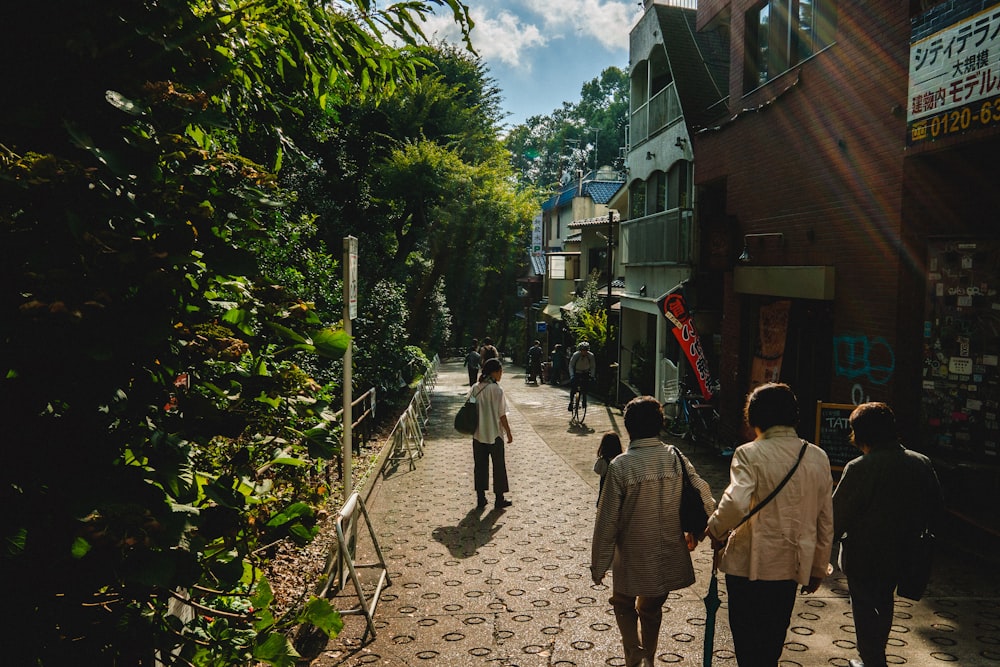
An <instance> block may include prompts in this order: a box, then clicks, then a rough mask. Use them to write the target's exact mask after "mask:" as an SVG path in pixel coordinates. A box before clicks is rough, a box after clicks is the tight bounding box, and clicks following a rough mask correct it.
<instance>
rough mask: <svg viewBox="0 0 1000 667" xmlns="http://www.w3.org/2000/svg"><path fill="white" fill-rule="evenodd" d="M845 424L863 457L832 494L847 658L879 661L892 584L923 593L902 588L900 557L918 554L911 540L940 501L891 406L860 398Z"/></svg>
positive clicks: (882, 663)
mask: <svg viewBox="0 0 1000 667" xmlns="http://www.w3.org/2000/svg"><path fill="white" fill-rule="evenodd" d="M848 423H849V424H850V427H851V442H852V443H853V444H854V446H855V447H857V448H858V449H859V450H860V451H861V453H862V455H861V456H859V457H858V458H856V459H854V460H852V461H850V462H849V463H848V464H847V465H846V466H845V467H844V472H843V474H842V476H841V478H840V483H839V484H837V489H836V491H834V494H833V523H834V534H835V536H836V538H837V539H838V540H840V569H841V570H843V571H844V574H846V575H847V584H848V588H849V589H850V594H851V611H852V613H853V616H854V634H855V637H856V639H857V641H856V646H857V650H858V655H859V656H860V661H859V660H853V659H852V660H850V661H849V664H850V665H851V667H886V655H885V648H886V644H887V642H888V640H889V631H890V629H891V627H892V623H893V608H894V605H895V595H894V593H896V592H897V590H896V589H897V586H898V587H899V590H898V593H899V594H900V595H903V596H906V597H910V598H914V599H919V598H920V596H921V595H922V593H923V590H922V589H923V586H922V585H918V586H917V589H916V590H906V588H905V586H904V584H905V580H904V579H903V578H901V577H902V574H903V573H904V571H906V570H907V567H906V561H907V559H908V558H910V557H913V556H914V555H916V552H917V549H915V548H914V547H913V546H912V543H913V542H914V541H915V540H917V539H919V538H920V536H921V535H922V534H924V533H925V532H926V531H928V530H930V531H933V529H934V526H935V525H936V524H937V523H938V522H939V521H940V518H941V515H942V513H943V510H944V502H943V499H942V496H941V487H940V485H939V484H938V479H937V475H936V474H935V472H934V468H933V466H932V465H931V462H930V460H929V459H928V458H927V457H926V456H924V455H923V454H920V453H918V452H914V451H911V450H909V449H906V448H905V447H904V446H903V445H902V444H900V442H899V437H898V435H897V431H896V417H895V415H894V414H893V411H892V408H890V407H889V406H888V405H886V404H885V403H864V404H862V405H859V406H858V407H856V408H855V409H854V411H853V412H852V413H851V416H850V418H849V420H848ZM926 566H928V567H929V562H928V563H927V564H926ZM927 574H929V572H927ZM921 583H922V584H926V580H924V581H922V582H921Z"/></svg>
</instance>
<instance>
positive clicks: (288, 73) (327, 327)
mask: <svg viewBox="0 0 1000 667" xmlns="http://www.w3.org/2000/svg"><path fill="white" fill-rule="evenodd" d="M434 6H442V7H444V8H446V9H450V10H451V11H452V12H453V13H454V15H455V18H456V20H457V21H459V22H460V23H461V24H462V26H463V28H465V29H468V27H469V26H470V22H469V20H468V15H467V12H466V10H465V7H464V6H463V5H462V4H460V3H459V2H458V1H457V0H430V1H428V2H417V1H408V2H402V3H398V4H395V5H390V6H388V7H386V8H385V9H381V10H376V9H375V7H374V3H371V2H370V1H369V0H344V1H342V2H338V3H334V4H333V5H330V4H329V3H322V2H313V1H310V0H261V1H259V2H250V3H245V4H230V3H228V2H221V1H220V2H208V1H206V0H157V1H155V2H154V1H152V0H150V1H146V2H142V1H140V2H132V1H128V2H126V1H125V0H109V1H108V2H101V3H96V4H94V3H85V4H81V3H77V2H69V1H68V0H57V1H56V2H54V3H46V4H44V5H39V4H37V3H34V4H32V3H20V4H17V5H14V6H11V7H10V8H8V11H7V12H6V15H5V18H6V19H7V25H8V26H16V29H12V30H10V31H9V34H8V35H6V36H5V39H4V40H3V41H2V42H0V57H2V59H3V62H4V63H5V68H4V74H3V84H4V90H6V91H8V95H7V99H6V104H5V105H4V106H3V107H2V108H0V225H2V234H3V239H2V241H0V272H2V275H3V280H2V282H0V284H2V291H0V364H2V366H0V372H2V375H0V404H2V406H3V417H4V424H5V426H6V427H7V433H8V436H7V437H6V438H5V439H4V454H5V460H4V466H3V471H2V473H0V499H2V500H3V507H4V509H5V511H6V514H7V520H6V521H5V522H4V528H3V538H4V548H3V551H2V553H0V582H2V585H3V589H4V590H5V591H6V592H7V593H8V595H9V596H11V599H12V600H13V601H14V607H15V609H16V613H15V614H14V615H13V618H11V619H8V621H7V622H6V623H5V624H4V626H3V627H4V630H3V635H2V637H3V639H4V640H5V641H4V646H5V648H4V651H5V658H6V659H7V661H9V662H10V663H11V664H38V665H42V664H45V665H56V664H58V665H62V664H86V665H100V664H130V665H142V664H152V663H153V662H154V661H155V660H159V661H161V662H163V663H174V664H198V665H233V664H241V663H242V664H246V663H248V662H250V661H253V660H256V661H261V662H267V663H271V664H292V663H293V662H294V658H295V650H294V648H293V647H292V645H291V644H290V643H289V641H288V639H287V638H286V630H287V629H288V628H290V627H292V626H294V625H296V624H299V623H311V624H314V625H315V626H317V627H319V628H321V629H322V630H323V631H325V632H331V633H332V632H336V631H337V629H338V627H339V619H338V618H337V615H336V614H335V613H333V612H332V610H331V609H330V607H329V605H327V604H326V603H325V601H323V600H317V599H311V600H310V599H307V600H306V601H305V602H304V604H303V605H302V606H301V608H299V609H296V610H294V613H293V614H291V615H289V616H287V617H282V618H276V617H275V616H274V615H273V613H272V611H271V603H272V596H271V592H270V588H269V586H268V584H267V582H266V581H264V580H262V578H261V572H262V566H263V559H264V558H265V557H266V554H267V550H266V548H265V547H266V545H267V544H269V543H271V542H273V541H274V540H277V539H294V540H297V541H306V540H309V539H311V537H312V536H313V535H314V534H315V531H316V525H315V524H316V519H315V512H314V510H315V508H316V507H318V506H319V505H321V504H322V503H324V502H328V501H329V494H330V484H329V479H328V475H327V469H326V462H327V461H328V459H329V458H330V457H332V456H335V455H336V454H337V447H338V445H337V440H336V437H335V436H336V432H337V430H338V428H339V425H338V424H337V422H336V419H335V417H334V411H335V409H336V406H337V405H338V402H339V395H340V392H339V387H338V386H337V378H338V377H339V369H338V366H337V362H336V360H337V359H338V358H339V357H340V356H341V355H342V354H343V352H344V350H345V349H346V346H347V345H348V344H349V341H348V340H347V339H346V336H345V335H344V333H343V331H342V329H341V328H340V326H339V322H338V320H339V318H340V312H341V308H342V304H341V302H340V300H341V299H340V293H341V292H340V282H339V275H340V270H339V266H338V264H339V257H340V255H341V239H342V237H343V236H345V235H347V234H352V235H354V236H356V237H358V238H360V239H361V249H362V257H361V268H362V276H361V289H360V293H361V299H360V300H361V306H362V307H361V311H362V312H361V314H360V317H359V319H358V320H357V321H356V323H355V324H356V326H355V334H356V336H355V342H354V344H355V346H356V348H357V353H356V355H355V361H356V363H357V364H358V371H357V373H356V378H357V380H358V382H359V384H361V383H365V385H362V386H367V385H371V384H374V385H377V386H379V387H381V388H383V389H387V388H388V389H395V388H397V387H398V386H399V385H400V384H405V383H406V382H408V381H410V380H411V379H412V377H411V376H412V375H413V374H414V373H416V372H419V369H420V368H421V367H424V366H425V365H426V364H427V359H426V355H425V353H424V350H429V351H430V353H431V354H432V353H433V351H434V349H435V348H436V346H438V345H441V344H442V343H443V342H444V341H446V340H449V338H450V337H451V336H454V335H455V333H454V331H453V330H452V329H451V327H452V326H457V327H459V328H465V329H471V328H472V327H473V326H474V325H473V324H470V322H472V321H478V318H480V317H481V316H482V315H481V314H482V312H483V311H484V310H488V311H490V312H494V311H496V312H499V313H502V312H503V307H504V306H503V304H504V303H507V302H509V300H510V297H508V296H507V295H506V294H505V293H504V291H505V290H506V291H510V290H511V288H510V287H509V286H510V285H512V284H513V282H512V280H511V278H512V277H513V274H514V273H515V272H516V270H517V261H516V259H517V258H518V255H519V253H520V252H521V249H522V248H523V247H524V246H525V245H526V243H525V241H524V239H525V238H526V236H525V235H526V223H527V221H528V220H529V219H530V214H531V210H532V208H533V206H534V202H533V200H532V199H531V198H530V196H528V195H526V194H522V193H518V192H517V191H515V190H514V189H513V187H512V186H511V183H512V180H513V179H512V178H511V175H512V173H511V170H510V166H509V160H508V156H507V154H506V153H505V151H504V150H503V149H502V148H501V146H500V145H499V140H498V139H497V138H496V129H495V127H496V122H497V120H498V118H499V115H498V113H499V112H498V108H497V106H496V97H495V95H496V94H495V91H494V90H492V89H491V84H490V83H489V81H488V78H487V77H486V76H485V72H484V71H483V69H482V67H481V65H480V64H479V63H478V61H477V60H476V59H475V58H472V57H469V56H467V55H464V54H462V53H460V52H458V51H456V50H453V49H449V48H428V47H426V46H420V45H419V44H420V42H421V41H422V37H423V36H422V34H421V33H420V19H421V17H422V16H423V15H425V14H426V13H427V12H429V11H431V10H432V9H433V8H434ZM390 39H391V40H394V41H395V43H396V44H399V45H401V46H390V45H389V44H388V40H390ZM483 303H488V304H490V306H489V308H484V307H483V306H482V304H483ZM497 304H499V305H497ZM474 318H475V319H474ZM28 638H30V641H29V640H28Z"/></svg>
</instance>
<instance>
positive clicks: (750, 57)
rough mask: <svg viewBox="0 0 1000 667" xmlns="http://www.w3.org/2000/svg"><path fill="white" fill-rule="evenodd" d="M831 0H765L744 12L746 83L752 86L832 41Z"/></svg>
mask: <svg viewBox="0 0 1000 667" xmlns="http://www.w3.org/2000/svg"><path fill="white" fill-rule="evenodd" d="M836 26H837V14H836V8H835V6H834V0H768V1H767V2H765V3H764V4H762V5H758V6H757V7H756V8H755V9H753V10H751V11H750V12H748V13H747V26H746V27H747V29H746V60H745V72H744V74H745V81H744V83H745V87H746V90H752V89H754V88H756V87H757V86H760V85H763V84H765V83H767V82H768V81H770V80H771V79H773V78H775V77H777V76H778V75H779V74H781V73H782V72H785V71H787V70H788V69H789V68H791V67H794V66H795V65H798V64H799V63H800V62H802V61H803V60H806V59H808V58H810V57H811V56H813V55H815V54H816V53H818V52H819V51H821V50H823V49H825V48H826V47H827V46H829V45H830V44H832V43H833V39H834V33H835V32H836Z"/></svg>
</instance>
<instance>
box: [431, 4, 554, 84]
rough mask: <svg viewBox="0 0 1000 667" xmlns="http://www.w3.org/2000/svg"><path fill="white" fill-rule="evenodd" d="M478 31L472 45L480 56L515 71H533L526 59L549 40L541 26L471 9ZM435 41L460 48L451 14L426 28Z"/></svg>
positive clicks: (503, 12) (505, 14)
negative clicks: (526, 56)
mask: <svg viewBox="0 0 1000 667" xmlns="http://www.w3.org/2000/svg"><path fill="white" fill-rule="evenodd" d="M469 11H470V14H471V15H472V20H473V22H474V23H475V27H474V28H473V29H472V44H473V46H474V47H475V49H476V53H478V54H479V55H480V56H482V58H483V60H485V61H487V62H502V63H504V64H506V65H509V66H511V67H514V68H526V69H530V68H531V60H530V59H524V58H523V55H524V54H525V53H526V52H527V51H528V50H529V49H532V48H538V47H544V46H545V43H546V39H545V37H543V36H542V33H541V31H540V30H539V28H538V26H536V25H532V24H529V23H525V22H523V21H522V20H521V19H520V18H518V17H517V16H515V15H514V14H512V13H511V12H509V11H507V10H501V11H500V13H499V14H496V15H491V14H489V13H487V12H486V11H483V10H481V9H478V8H476V7H470V8H469ZM423 29H424V32H425V34H427V36H428V37H431V38H432V39H444V40H446V41H448V42H449V43H452V44H458V43H459V41H460V39H459V32H458V28H457V27H456V26H455V22H454V19H453V17H452V15H451V14H450V13H447V14H445V13H438V14H436V15H434V16H433V17H430V18H429V19H428V21H427V23H426V24H424V26H423Z"/></svg>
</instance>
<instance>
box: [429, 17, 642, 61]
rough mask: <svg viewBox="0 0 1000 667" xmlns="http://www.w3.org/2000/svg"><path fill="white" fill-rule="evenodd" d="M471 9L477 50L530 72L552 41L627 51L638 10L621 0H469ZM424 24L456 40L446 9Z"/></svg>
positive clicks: (431, 34)
mask: <svg viewBox="0 0 1000 667" xmlns="http://www.w3.org/2000/svg"><path fill="white" fill-rule="evenodd" d="M484 5H485V6H486V7H485V8H484ZM469 11H470V13H471V15H472V20H473V21H474V22H475V28H473V30H472V43H473V45H474V46H475V48H476V51H477V53H479V55H480V56H482V57H483V59H484V60H485V61H487V62H494V63H503V64H505V65H507V66H509V67H512V68H515V69H521V70H530V69H531V65H532V61H533V60H534V55H533V54H534V53H536V52H537V50H538V49H541V48H544V47H545V46H547V45H549V43H550V42H551V41H552V40H556V39H564V40H574V41H578V42H580V43H581V48H587V46H586V45H587V44H588V43H591V44H592V46H598V45H599V46H600V47H601V48H603V49H605V50H608V51H628V33H629V30H630V29H631V27H632V24H633V23H634V22H635V19H636V18H637V17H638V15H639V13H640V10H639V8H638V6H637V5H636V4H635V3H633V2H625V1H622V0H495V1H494V2H492V3H489V4H487V3H485V2H484V3H482V4H480V5H475V4H472V3H470V7H469ZM423 28H424V31H425V33H426V34H427V35H428V36H429V37H432V38H436V39H444V40H447V41H448V42H450V43H453V44H457V43H458V42H459V35H458V30H457V28H456V27H455V23H454V21H453V18H452V15H451V13H450V12H438V13H437V14H435V15H434V16H432V17H430V18H429V19H428V21H427V23H426V24H424V26H423ZM593 42H596V44H593Z"/></svg>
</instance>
